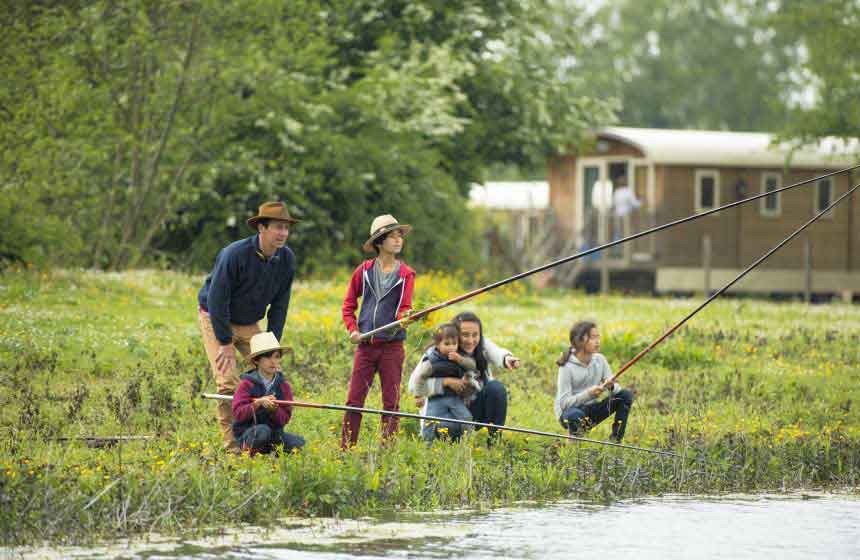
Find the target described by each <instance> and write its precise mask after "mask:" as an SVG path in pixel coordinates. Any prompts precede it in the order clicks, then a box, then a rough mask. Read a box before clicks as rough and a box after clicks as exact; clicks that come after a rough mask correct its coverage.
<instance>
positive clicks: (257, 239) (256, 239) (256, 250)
mask: <svg viewBox="0 0 860 560" xmlns="http://www.w3.org/2000/svg"><path fill="white" fill-rule="evenodd" d="M254 253H256V254H257V257H259V258H260V260H261V261H263V262H264V263H267V262H270V261H271V262H273V263H275V262H278V261H279V260H280V257H279V256H278V252H277V251H275V254H274V255H272V256H271V257H267V256H266V254H265V253H263V250H262V249H261V248H260V234H259V233H258V234H257V235H255V236H254Z"/></svg>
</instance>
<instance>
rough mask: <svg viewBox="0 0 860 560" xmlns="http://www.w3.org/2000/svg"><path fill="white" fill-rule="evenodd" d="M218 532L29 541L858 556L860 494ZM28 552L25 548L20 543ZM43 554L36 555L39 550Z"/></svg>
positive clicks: (526, 553) (184, 548)
mask: <svg viewBox="0 0 860 560" xmlns="http://www.w3.org/2000/svg"><path fill="white" fill-rule="evenodd" d="M285 523H289V525H287V526H285V527H282V528H279V529H274V530H262V529H258V528H253V527H252V528H245V529H242V530H238V531H231V532H230V533H229V534H228V535H226V536H222V537H219V538H209V539H201V540H197V541H185V542H176V541H171V540H162V541H158V542H150V543H141V542H134V541H132V542H127V543H123V545H122V546H113V547H106V548H103V549H73V548H66V549H61V550H52V551H48V550H46V549H41V550H38V551H37V550H30V551H29V553H28V554H27V556H33V555H38V556H39V557H44V556H43V555H44V554H52V555H54V554H56V555H58V556H55V557H63V558H141V559H142V558H146V559H150V560H154V559H177V558H197V559H202V558H230V559H236V560H238V559H285V558H290V559H293V558H296V559H308V558H322V559H330V560H341V559H343V560H345V559H364V560H370V559H374V558H462V559H476V560H477V559H493V560H500V559H508V558H509V559H555V558H557V559H564V560H570V559H575V558H584V559H592V558H594V557H595V554H609V555H611V556H609V557H611V558H637V559H640V560H649V559H654V560H658V559H659V560H668V559H690V558H709V559H710V558H726V559H735V558H756V559H757V560H782V559H800V558H816V559H819V558H822V557H824V558H828V559H843V558H844V559H858V558H860V497H858V496H852V495H792V496H729V497H720V498H708V497H678V496H671V497H661V498H649V499H643V500H631V501H621V502H618V503H616V504H614V505H611V506H601V505H590V504H585V503H581V502H562V503H556V504H551V505H542V506H536V507H518V508H512V509H505V510H498V511H493V512H490V513H483V514H474V513H464V512H454V513H447V514H438V513H434V514H428V515H423V516H420V515H410V516H408V517H407V516H401V517H400V518H398V519H397V520H395V521H381V520H371V519H362V520H333V519H323V520H291V521H289V522H285ZM19 552H21V551H19ZM34 557H35V556H34Z"/></svg>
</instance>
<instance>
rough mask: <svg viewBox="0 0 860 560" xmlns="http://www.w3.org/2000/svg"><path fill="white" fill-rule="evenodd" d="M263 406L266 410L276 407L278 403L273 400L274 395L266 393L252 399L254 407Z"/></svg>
mask: <svg viewBox="0 0 860 560" xmlns="http://www.w3.org/2000/svg"><path fill="white" fill-rule="evenodd" d="M261 406H262V407H264V408H265V409H266V410H274V409H276V408H278V403H276V402H275V395H266V396H265V397H260V398H259V399H257V400H255V401H254V408H257V409H259V408H260V407H261Z"/></svg>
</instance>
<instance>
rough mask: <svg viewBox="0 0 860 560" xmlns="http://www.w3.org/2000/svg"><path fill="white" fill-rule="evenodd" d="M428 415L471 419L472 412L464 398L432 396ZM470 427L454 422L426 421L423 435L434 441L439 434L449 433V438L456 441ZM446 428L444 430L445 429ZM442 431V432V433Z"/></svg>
mask: <svg viewBox="0 0 860 560" xmlns="http://www.w3.org/2000/svg"><path fill="white" fill-rule="evenodd" d="M426 414H427V416H439V417H442V418H453V419H456V420H471V419H472V413H471V412H469V407H467V406H466V404H465V403H464V402H463V399H461V398H460V397H456V396H453V395H443V396H438V397H430V399H428V401H427V412H426ZM468 428H469V426H465V425H463V424H456V423H454V422H433V421H425V422H424V429H422V430H421V436H422V437H423V438H424V440H425V441H433V440H434V439H436V437H437V436H439V435H442V434H447V436H448V437H449V438H451V439H452V440H454V441H456V440H458V439H460V436H462V435H463V433H464V432H465V431H466V430H467V429H468ZM443 430H444V431H443ZM440 432H441V433H440Z"/></svg>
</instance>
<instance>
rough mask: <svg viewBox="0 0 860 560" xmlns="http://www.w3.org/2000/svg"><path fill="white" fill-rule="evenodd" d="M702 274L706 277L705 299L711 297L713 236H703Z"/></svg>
mask: <svg viewBox="0 0 860 560" xmlns="http://www.w3.org/2000/svg"><path fill="white" fill-rule="evenodd" d="M702 272H703V273H704V277H705V285H704V291H705V297H708V296H709V295H711V236H710V235H708V234H707V233H706V234H705V235H703V236H702Z"/></svg>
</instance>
